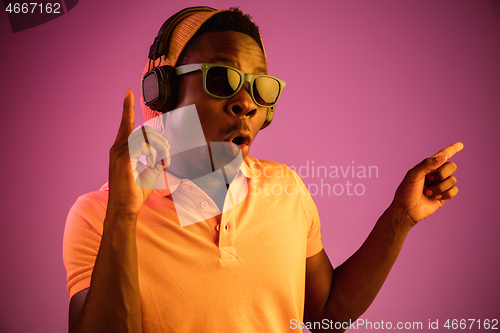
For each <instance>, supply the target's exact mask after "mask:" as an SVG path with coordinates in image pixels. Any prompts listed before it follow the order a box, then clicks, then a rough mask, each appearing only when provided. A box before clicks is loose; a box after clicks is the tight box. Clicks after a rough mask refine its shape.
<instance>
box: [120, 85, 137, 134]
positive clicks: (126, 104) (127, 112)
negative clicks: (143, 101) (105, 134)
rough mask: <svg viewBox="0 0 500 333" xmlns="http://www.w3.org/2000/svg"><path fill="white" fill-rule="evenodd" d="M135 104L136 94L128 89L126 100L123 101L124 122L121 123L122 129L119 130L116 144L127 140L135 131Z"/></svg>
mask: <svg viewBox="0 0 500 333" xmlns="http://www.w3.org/2000/svg"><path fill="white" fill-rule="evenodd" d="M134 104H135V97H134V92H133V91H132V90H131V89H128V90H127V92H126V94H125V100H124V101H123V113H122V121H121V123H120V128H119V129H118V134H117V135H116V140H115V143H116V142H119V141H121V140H126V139H127V138H128V136H129V135H130V133H132V131H133V130H134V121H135V119H134Z"/></svg>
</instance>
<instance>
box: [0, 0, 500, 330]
mask: <svg viewBox="0 0 500 333" xmlns="http://www.w3.org/2000/svg"><path fill="white" fill-rule="evenodd" d="M292 3H293V5H292ZM195 5H209V6H212V7H216V8H222V7H229V6H234V5H240V6H241V9H242V10H243V11H244V12H246V13H249V14H251V15H252V16H253V18H254V21H255V22H256V23H257V24H258V25H260V27H261V30H262V36H263V39H264V42H265V45H266V49H267V54H268V62H269V73H270V74H272V75H275V76H277V77H280V78H282V79H283V80H285V81H286V82H287V87H286V89H285V91H284V94H283V96H282V98H281V100H280V103H279V104H278V107H277V110H276V115H275V119H274V122H273V124H272V125H271V126H270V127H269V128H267V129H265V130H264V131H262V132H261V133H260V135H259V137H258V138H257V140H256V143H255V145H254V146H253V147H252V152H251V155H253V156H256V157H258V158H261V159H271V160H275V161H279V162H284V163H286V164H288V165H291V166H294V167H296V168H297V169H298V170H299V169H300V167H303V168H302V169H300V170H302V175H303V176H304V178H303V179H304V181H305V183H306V184H308V186H309V188H310V190H311V192H315V191H316V192H317V193H313V194H315V195H314V199H315V201H316V204H317V206H318V209H319V212H320V217H321V219H322V234H323V243H324V246H325V249H326V251H327V253H328V255H329V257H330V259H331V261H332V263H333V264H334V266H335V265H339V264H340V263H342V262H343V261H344V260H345V259H346V258H347V257H348V256H349V255H350V254H352V253H353V252H354V251H355V250H356V249H357V248H358V247H359V246H360V245H361V243H362V242H363V240H364V239H365V237H366V236H367V234H368V233H369V231H370V230H371V228H372V226H373V224H374V223H375V221H376V220H377V218H378V217H379V215H380V214H381V213H382V212H383V211H384V209H385V208H386V207H387V206H388V205H389V203H390V202H391V199H392V196H393V193H394V191H395V189H396V187H397V185H398V184H399V182H400V181H401V179H402V178H403V176H404V174H405V173H406V171H407V170H408V169H409V168H411V167H412V166H413V165H414V164H416V163H418V162H419V161H420V160H422V159H423V158H425V157H427V156H430V155H432V154H434V153H435V152H436V151H438V150H439V149H441V148H443V147H445V146H447V145H449V144H451V143H453V142H455V141H462V142H463V143H464V144H465V149H464V151H463V152H462V153H460V154H458V155H456V156H455V157H454V158H453V161H455V162H456V163H457V164H458V166H459V169H458V171H457V178H458V184H457V186H458V187H459V188H460V193H459V195H458V197H457V198H456V199H454V200H452V201H450V202H447V203H446V204H445V206H444V208H443V209H441V210H440V211H439V212H437V213H436V214H435V215H434V216H432V217H431V218H429V219H428V220H425V221H423V222H422V223H421V224H419V225H417V226H416V227H415V228H414V229H413V231H412V232H411V233H410V235H409V237H408V239H407V241H406V244H405V246H404V248H403V251H402V253H401V255H400V257H399V259H398V261H397V263H396V264H395V266H394V268H393V270H392V272H391V274H390V276H389V278H388V280H387V282H386V284H385V285H384V287H383V288H382V290H381V292H380V294H379V296H378V297H377V299H376V300H375V302H374V303H373V305H372V306H371V307H370V309H369V310H368V311H367V312H366V313H365V314H364V315H363V317H362V318H365V319H367V320H369V321H372V322H375V321H378V322H380V321H382V320H383V321H384V322H387V321H391V322H393V323H396V322H406V321H410V322H417V321H419V322H422V323H423V324H424V328H426V327H427V325H428V321H429V320H432V321H435V320H436V319H439V321H440V324H442V323H444V321H445V320H446V319H448V318H449V319H454V318H455V319H464V318H465V319H468V318H475V319H493V318H496V319H500V301H499V300H500V287H499V284H498V276H499V275H500V260H499V255H500V246H499V242H498V236H499V234H500V223H499V222H500V221H499V219H498V213H497V207H498V205H499V204H498V199H499V196H498V188H499V186H500V183H499V180H498V176H497V175H498V171H497V166H498V163H499V162H500V159H499V157H498V155H497V152H498V144H499V134H498V133H499V132H498V129H497V127H498V126H499V125H500V115H499V109H500V94H499V91H500V79H499V78H500V62H499V59H500V38H499V36H500V3H499V2H498V1H495V0H492V1H468V0H466V1H457V0H449V1H448V0H446V1H445V0H436V1H416V0H415V1H396V0H392V1H315V2H311V1H302V0H300V1H295V2H290V1H264V0H258V1H253V2H248V1H208V2H206V3H201V2H199V1H182V2H181V1H141V2H139V1H137V2H129V3H127V2H125V3H124V2H121V1H116V0H114V1H105V2H103V1H96V0H81V1H80V3H79V4H78V5H77V6H76V7H75V8H74V9H73V10H71V11H70V12H69V13H67V14H65V15H63V16H62V17H60V18H58V19H56V20H54V21H51V22H49V23H46V24H44V25H41V26H38V27H35V28H33V29H30V30H26V31H23V32H19V33H16V34H13V33H12V32H11V30H10V27H9V24H8V21H7V15H6V14H5V12H3V13H1V14H0V45H1V46H0V47H1V52H0V59H1V61H0V73H1V88H2V89H1V90H0V96H1V97H0V103H1V104H0V105H1V106H0V108H1V110H2V116H3V130H2V131H1V136H2V137H1V140H0V142H1V144H2V151H3V154H4V157H3V163H2V166H1V170H2V189H3V194H2V200H1V211H2V212H3V218H2V232H1V233H0V238H1V241H0V253H1V257H0V258H1V274H0V288H1V289H0V294H1V295H2V297H1V300H0V332H9V333H11V332H64V331H65V330H66V326H67V307H68V295H67V293H66V280H65V279H66V277H65V271H64V267H63V264H62V250H61V248H62V235H63V230H64V223H65V218H66V214H67V212H68V210H69V208H70V207H71V205H72V204H73V202H74V201H75V200H76V198H77V197H78V196H79V195H81V194H83V193H86V192H89V191H92V190H96V189H98V188H99V187H100V186H101V185H102V184H103V183H105V182H106V181H107V166H108V151H109V148H110V146H111V145H112V143H113V141H114V137H115V134H116V131H117V128H118V124H119V120H120V113H121V105H122V101H123V97H124V94H125V91H126V89H127V88H132V89H133V90H134V92H135V93H136V96H138V95H139V91H140V90H139V89H140V88H139V87H140V85H139V78H140V73H141V71H142V69H143V66H144V64H145V61H146V56H147V52H148V50H149V46H150V44H151V43H152V41H153V39H154V37H155V36H156V33H157V31H158V29H159V27H160V26H161V24H162V23H163V22H164V20H165V19H166V18H167V17H169V16H170V15H171V14H172V13H174V12H176V11H178V10H179V9H181V8H183V7H186V6H195ZM136 100H137V102H136V110H139V109H140V107H139V104H138V102H139V101H138V100H139V98H138V97H137V98H136ZM136 119H137V122H142V115H140V114H137V115H136ZM317 166H325V167H326V168H328V169H329V170H331V169H332V168H334V167H337V168H339V170H340V167H342V168H343V170H344V171H345V170H346V168H347V167H352V166H355V167H356V173H355V174H354V177H352V174H351V173H350V174H346V177H345V178H344V177H343V175H342V174H341V173H340V178H325V177H324V175H320V176H319V177H318V175H317V169H316V167H317ZM370 166H371V167H372V174H371V178H368V176H369V174H368V173H367V178H360V177H358V175H357V171H358V170H360V169H359V168H358V167H361V168H362V167H365V168H366V169H367V170H368V167H370ZM375 167H376V168H375ZM300 170H299V171H300ZM313 170H314V172H315V174H314V176H313V174H312V172H313ZM375 170H378V174H375ZM307 171H309V174H307V173H306V172H307ZM347 181H349V182H350V183H351V184H352V185H351V187H350V188H349V190H350V192H349V193H351V194H352V195H348V193H347V185H346V184H347ZM325 183H328V184H329V185H330V187H331V188H333V187H334V189H335V190H336V193H331V192H330V194H328V193H327V187H325V186H326V185H323V187H321V186H322V184H325ZM336 184H339V185H336ZM359 184H361V185H359ZM355 185H357V187H356V188H355V187H354V186H355ZM335 186H336V187H335ZM321 188H323V190H324V192H323V193H321ZM341 188H343V189H344V192H343V193H342V194H340V191H341ZM355 189H357V192H356V193H357V194H356V193H354V190H355ZM337 194H339V195H337ZM421 331H426V329H424V330H421ZM469 331H474V330H469Z"/></svg>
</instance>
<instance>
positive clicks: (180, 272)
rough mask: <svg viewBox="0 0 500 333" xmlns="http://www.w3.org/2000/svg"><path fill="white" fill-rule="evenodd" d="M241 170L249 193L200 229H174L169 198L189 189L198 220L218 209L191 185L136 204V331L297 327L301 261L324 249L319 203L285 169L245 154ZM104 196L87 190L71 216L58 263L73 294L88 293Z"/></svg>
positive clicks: (300, 314)
mask: <svg viewBox="0 0 500 333" xmlns="http://www.w3.org/2000/svg"><path fill="white" fill-rule="evenodd" d="M240 173H241V174H242V175H241V174H240V175H238V176H237V179H239V181H240V182H246V184H245V185H246V188H247V190H248V193H247V195H246V196H244V197H240V198H237V196H235V198H236V200H233V201H232V202H233V203H234V207H232V206H231V208H230V209H227V210H226V208H224V209H223V210H224V212H223V213H222V214H221V213H220V211H219V214H218V215H215V216H213V217H209V218H206V219H205V220H203V221H200V222H198V223H193V224H189V225H186V226H183V227H181V224H180V222H179V218H178V217H177V213H176V210H175V204H174V201H173V200H172V194H174V193H175V192H177V191H193V190H194V191H195V192H196V193H195V194H194V195H189V196H186V197H189V199H187V200H188V201H189V204H190V205H192V206H191V207H192V208H190V209H189V210H193V211H195V210H196V211H197V213H196V214H198V212H203V211H204V210H206V209H208V210H212V211H213V210H218V208H217V205H215V204H214V202H213V201H212V200H211V198H210V197H208V196H207V195H206V194H205V193H203V192H202V191H201V190H199V189H198V188H197V187H196V185H194V184H193V183H191V182H190V181H189V180H181V181H179V184H178V186H176V188H173V189H171V191H172V192H174V193H170V192H169V191H165V190H163V191H162V190H155V191H154V193H153V195H152V196H151V198H150V199H149V200H148V201H147V202H146V203H145V204H144V205H143V207H142V208H141V211H140V213H139V218H138V222H137V251H138V266H139V267H138V268H139V284H140V291H141V298H142V315H143V321H142V323H143V332H154V333H156V332H224V333H227V332H232V333H237V332H252V333H253V332H259V331H264V332H290V331H292V329H291V325H290V321H291V320H298V321H302V317H303V310H304V293H305V263H306V258H308V257H311V256H313V255H315V254H317V253H318V252H319V251H321V249H322V248H323V246H322V243H321V234H320V222H319V217H318V212H317V209H316V206H315V204H314V202H313V200H312V198H311V196H310V194H309V193H308V192H307V189H306V187H305V186H304V184H303V182H302V180H301V179H300V178H299V176H298V175H297V174H296V173H295V172H294V171H293V170H291V169H289V168H288V167H286V166H285V165H284V164H278V163H274V162H269V161H259V160H257V159H255V158H251V157H248V158H247V159H246V160H245V163H243V165H242V169H241V171H240ZM237 179H235V180H237ZM235 184H237V182H236V183H235ZM236 186H237V185H235V186H233V183H232V184H231V186H230V187H229V189H230V190H229V191H228V194H230V193H231V189H233V192H234V187H236ZM238 186H241V183H240V185H238ZM177 195H180V196H182V193H180V192H179V193H177ZM107 198H108V192H107V191H103V190H101V191H98V192H91V193H88V194H86V195H83V196H81V197H80V198H78V200H77V202H76V203H75V204H74V206H73V207H72V209H71V211H70V212H69V215H68V220H67V223H66V229H65V234H64V246H63V250H64V251H63V253H64V254H63V257H64V264H65V267H66V271H67V274H68V292H69V294H70V297H72V296H73V295H74V294H76V293H77V292H79V291H81V290H83V289H85V288H88V287H90V283H91V274H92V269H93V266H94V262H95V259H96V256H97V252H98V249H99V244H100V241H101V236H102V230H103V221H104V218H105V214H106V206H107ZM212 215H213V214H208V215H206V214H205V215H203V214H200V216H212ZM297 331H300V330H299V329H297Z"/></svg>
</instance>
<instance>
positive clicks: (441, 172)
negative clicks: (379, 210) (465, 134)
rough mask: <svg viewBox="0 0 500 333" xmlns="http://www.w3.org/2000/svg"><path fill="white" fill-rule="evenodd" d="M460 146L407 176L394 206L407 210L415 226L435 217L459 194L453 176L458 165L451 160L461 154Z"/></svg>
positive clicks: (423, 162)
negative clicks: (434, 214)
mask: <svg viewBox="0 0 500 333" xmlns="http://www.w3.org/2000/svg"><path fill="white" fill-rule="evenodd" d="M463 147H464V145H463V144H462V143H461V142H457V143H454V144H452V145H451V146H448V147H446V148H444V149H442V150H440V151H439V152H438V153H436V154H434V155H433V156H431V157H429V158H426V159H425V160H423V161H422V162H421V163H419V164H417V165H416V166H415V167H414V168H412V169H411V170H410V171H408V173H407V174H406V176H405V178H404V179H403V181H402V182H401V184H400V185H399V187H398V189H397V191H396V195H395V196H394V201H393V203H392V205H393V206H396V207H398V208H402V209H404V211H405V212H406V213H407V214H408V216H409V217H410V218H411V219H412V221H413V222H414V223H417V222H419V221H421V220H423V219H425V218H427V217H429V216H431V215H432V214H433V213H434V212H435V211H436V210H437V209H438V208H439V207H441V206H442V205H443V204H444V202H445V201H446V200H449V199H452V198H454V197H455V196H456V195H457V193H458V188H457V187H456V186H455V184H456V182H457V179H456V178H455V177H454V176H453V173H454V172H455V171H456V170H457V165H456V164H455V163H453V162H448V160H449V159H450V158H451V157H452V156H453V155H455V154H456V153H458V152H459V151H461V150H462V149H463Z"/></svg>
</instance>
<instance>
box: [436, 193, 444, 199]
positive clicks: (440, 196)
mask: <svg viewBox="0 0 500 333" xmlns="http://www.w3.org/2000/svg"><path fill="white" fill-rule="evenodd" d="M442 197H443V196H442V195H441V194H438V195H436V196H435V197H434V199H436V200H439V199H441V198H442Z"/></svg>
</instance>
